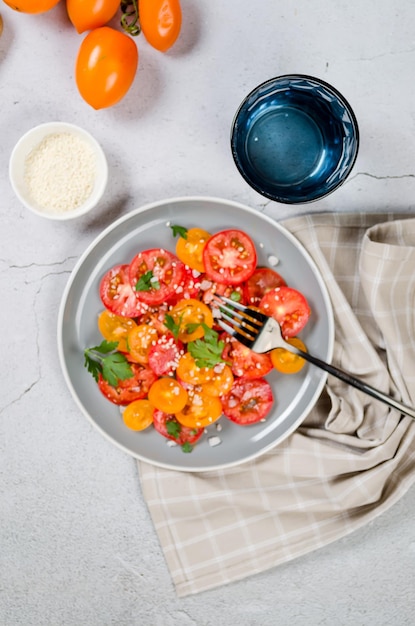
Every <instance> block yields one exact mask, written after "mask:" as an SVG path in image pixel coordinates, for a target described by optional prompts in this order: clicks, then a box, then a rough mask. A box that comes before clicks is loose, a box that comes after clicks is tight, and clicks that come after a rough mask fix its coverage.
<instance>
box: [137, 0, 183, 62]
mask: <svg viewBox="0 0 415 626" xmlns="http://www.w3.org/2000/svg"><path fill="white" fill-rule="evenodd" d="M138 11H139V16H140V26H141V30H142V32H143V35H144V37H145V38H146V39H147V41H148V43H149V44H150V45H151V46H153V48H156V49H157V50H160V52H166V51H167V50H168V49H169V48H171V46H172V45H173V44H174V43H175V41H176V40H177V38H178V36H179V34H180V29H181V26H182V10H181V6H180V1H179V0H139V2H138Z"/></svg>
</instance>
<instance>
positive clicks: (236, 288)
mask: <svg viewBox="0 0 415 626" xmlns="http://www.w3.org/2000/svg"><path fill="white" fill-rule="evenodd" d="M215 294H216V295H218V296H226V297H227V298H230V299H231V300H235V301H236V302H240V303H241V304H246V302H245V295H244V289H243V286H242V285H223V284H221V285H219V284H218V283H212V286H211V287H209V288H208V289H206V290H205V291H204V292H203V295H202V300H203V302H204V303H205V304H211V302H212V300H213V297H214V295H215Z"/></svg>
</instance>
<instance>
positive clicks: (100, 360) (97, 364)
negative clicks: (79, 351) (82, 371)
mask: <svg viewBox="0 0 415 626" xmlns="http://www.w3.org/2000/svg"><path fill="white" fill-rule="evenodd" d="M117 346H118V341H106V340H105V339H104V341H102V342H101V343H100V345H99V346H94V347H93V348H87V349H86V350H85V351H84V357H85V367H86V368H87V370H88V372H89V373H90V374H92V376H93V377H94V379H95V380H96V381H97V382H98V379H99V375H100V374H102V377H103V378H104V380H106V381H107V383H109V384H110V385H112V386H113V387H116V386H117V385H118V382H119V381H120V380H126V379H127V378H132V377H133V376H134V373H133V370H132V369H131V365H130V364H129V363H128V361H127V359H126V357H125V356H124V354H122V353H121V352H117Z"/></svg>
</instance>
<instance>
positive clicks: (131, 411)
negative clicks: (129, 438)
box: [122, 400, 154, 430]
mask: <svg viewBox="0 0 415 626" xmlns="http://www.w3.org/2000/svg"><path fill="white" fill-rule="evenodd" d="M153 413H154V406H153V405H152V404H151V402H149V400H134V402H131V403H130V404H129V405H128V406H126V407H125V409H124V411H123V414H122V418H123V421H124V424H125V425H126V426H127V428H130V429H131V430H145V429H146V428H148V427H149V426H150V425H151V424H152V423H153Z"/></svg>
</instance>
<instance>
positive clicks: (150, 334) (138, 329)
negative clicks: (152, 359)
mask: <svg viewBox="0 0 415 626" xmlns="http://www.w3.org/2000/svg"><path fill="white" fill-rule="evenodd" d="M158 336H159V335H158V332H157V330H156V329H155V328H154V326H150V324H139V325H138V326H137V325H136V326H135V327H134V328H132V329H131V330H130V332H129V333H128V335H127V347H128V352H129V353H130V355H131V357H132V359H133V360H134V361H136V362H137V363H143V364H146V363H148V360H149V352H150V348H151V346H152V345H153V342H156V341H157V339H158Z"/></svg>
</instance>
